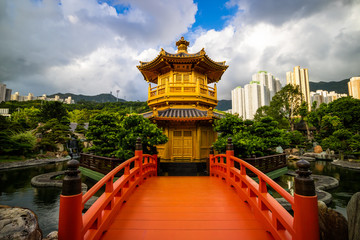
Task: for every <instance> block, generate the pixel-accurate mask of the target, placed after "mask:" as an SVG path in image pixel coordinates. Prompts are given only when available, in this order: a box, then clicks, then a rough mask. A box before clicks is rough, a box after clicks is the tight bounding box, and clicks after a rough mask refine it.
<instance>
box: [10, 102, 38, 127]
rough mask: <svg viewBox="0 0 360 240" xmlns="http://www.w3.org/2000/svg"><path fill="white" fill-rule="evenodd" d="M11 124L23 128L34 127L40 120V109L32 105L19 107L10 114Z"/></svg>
mask: <svg viewBox="0 0 360 240" xmlns="http://www.w3.org/2000/svg"><path fill="white" fill-rule="evenodd" d="M11 121H12V124H13V125H19V126H21V127H22V128H23V129H24V130H31V129H35V128H36V127H37V126H38V124H39V122H40V121H41V120H40V110H39V109H37V108H35V107H34V106H32V107H31V108H23V109H19V111H15V112H14V113H12V114H11Z"/></svg>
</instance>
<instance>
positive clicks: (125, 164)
mask: <svg viewBox="0 0 360 240" xmlns="http://www.w3.org/2000/svg"><path fill="white" fill-rule="evenodd" d="M137 159H139V157H138V156H135V157H132V158H130V159H128V160H126V161H125V162H123V163H121V164H120V165H119V166H117V167H116V168H114V169H113V170H111V171H110V172H109V173H108V174H107V175H105V176H104V177H103V178H102V179H100V181H98V182H97V183H96V184H95V185H94V186H92V188H90V189H89V190H88V191H87V192H86V193H85V194H84V195H83V200H82V204H83V206H84V205H85V203H86V202H87V201H88V200H89V199H90V198H91V197H92V196H94V194H96V193H97V191H99V190H100V188H101V187H102V186H104V185H105V184H108V183H109V184H110V185H113V181H110V180H111V179H113V178H114V177H115V175H116V174H117V173H118V172H120V171H121V170H122V169H124V168H125V167H129V166H130V164H131V163H132V162H134V161H135V160H137ZM110 185H109V187H110Z"/></svg>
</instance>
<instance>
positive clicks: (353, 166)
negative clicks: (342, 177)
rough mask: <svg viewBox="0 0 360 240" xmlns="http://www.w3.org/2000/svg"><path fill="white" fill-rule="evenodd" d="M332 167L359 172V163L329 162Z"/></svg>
mask: <svg viewBox="0 0 360 240" xmlns="http://www.w3.org/2000/svg"><path fill="white" fill-rule="evenodd" d="M331 164H332V165H335V166H339V167H343V168H350V169H355V170H360V162H349V161H342V160H334V161H333V162H331Z"/></svg>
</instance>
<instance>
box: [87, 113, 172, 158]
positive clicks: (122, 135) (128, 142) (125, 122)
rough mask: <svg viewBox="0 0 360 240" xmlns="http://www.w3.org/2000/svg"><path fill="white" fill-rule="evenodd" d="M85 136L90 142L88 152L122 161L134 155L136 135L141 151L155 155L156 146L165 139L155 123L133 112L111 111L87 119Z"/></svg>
mask: <svg viewBox="0 0 360 240" xmlns="http://www.w3.org/2000/svg"><path fill="white" fill-rule="evenodd" d="M86 137H87V139H88V140H91V141H92V143H93V146H92V147H90V148H89V149H88V151H93V152H94V153H95V154H96V155H100V156H107V157H111V156H116V157H118V158H120V159H123V160H126V159H128V158H131V157H133V156H134V151H135V143H136V138H138V137H140V138H141V139H142V144H143V151H144V153H148V154H155V153H156V147H155V146H156V145H159V144H164V143H166V142H167V141H168V139H167V137H166V136H165V135H164V134H163V133H162V130H161V129H159V128H158V127H157V126H156V125H155V124H153V123H151V122H150V120H148V119H145V118H144V117H143V116H141V115H135V114H133V115H129V116H124V117H121V116H119V115H115V114H111V113H102V114H99V115H97V116H95V117H94V118H92V119H91V120H90V122H89V128H88V131H87V133H86Z"/></svg>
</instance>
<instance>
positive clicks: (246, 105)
mask: <svg viewBox="0 0 360 240" xmlns="http://www.w3.org/2000/svg"><path fill="white" fill-rule="evenodd" d="M252 79H253V81H251V82H250V83H249V84H246V85H245V86H244V88H241V87H237V88H235V89H233V90H232V91H231V100H232V113H233V114H235V113H238V114H239V116H241V117H243V118H244V119H254V115H255V113H256V111H257V109H258V108H260V107H262V106H265V105H269V104H270V101H271V99H272V97H273V96H274V95H275V93H276V92H278V91H279V90H280V89H281V83H280V80H278V79H275V78H274V77H273V76H272V74H270V73H267V72H265V71H260V72H258V73H256V74H254V75H253V76H252Z"/></svg>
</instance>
